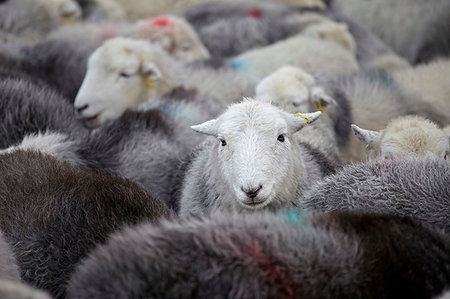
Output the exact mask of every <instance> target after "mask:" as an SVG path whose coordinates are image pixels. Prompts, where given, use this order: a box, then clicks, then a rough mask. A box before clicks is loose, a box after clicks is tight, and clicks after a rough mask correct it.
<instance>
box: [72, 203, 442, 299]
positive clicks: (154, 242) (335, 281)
mask: <svg viewBox="0 0 450 299" xmlns="http://www.w3.org/2000/svg"><path fill="white" fill-rule="evenodd" d="M449 264H450V240H449V236H448V235H446V234H443V233H442V232H439V231H434V230H432V229H430V228H428V227H426V226H424V225H422V224H421V223H419V222H418V221H415V220H414V219H412V218H409V217H399V216H393V215H376V214H365V213H351V212H345V211H340V212H333V213H327V214H322V215H321V214H311V213H305V212H304V211H295V210H291V211H286V212H283V213H279V214H273V213H255V214H252V215H245V216H243V215H228V214H222V213H221V214H217V215H214V216H212V217H211V218H207V219H205V218H201V219H189V221H187V220H181V221H177V222H167V221H165V222H164V223H162V224H161V225H160V226H157V227H155V226H151V225H145V224H143V225H140V226H137V227H134V228H128V229H126V230H124V231H122V232H120V233H117V234H115V235H113V236H112V237H111V238H110V239H109V240H108V242H107V244H106V245H103V246H101V247H99V248H97V249H96V250H95V251H93V252H92V253H91V255H90V256H89V257H88V258H87V259H85V260H84V261H83V262H82V263H80V265H79V266H78V268H77V270H76V272H75V274H74V275H73V276H72V278H71V280H70V282H69V286H68V298H69V299H84V298H117V299H122V298H123V299H125V298H127V299H131V298H311V299H316V298H430V297H431V296H433V295H438V294H440V293H441V292H442V291H443V290H444V289H445V288H446V287H448V285H449V282H450V267H449Z"/></svg>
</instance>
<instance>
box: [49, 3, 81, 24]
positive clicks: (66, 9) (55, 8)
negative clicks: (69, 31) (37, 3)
mask: <svg viewBox="0 0 450 299" xmlns="http://www.w3.org/2000/svg"><path fill="white" fill-rule="evenodd" d="M44 3H45V4H46V5H47V6H48V7H49V9H50V11H51V12H52V13H54V14H55V15H56V16H57V17H58V19H59V22H60V24H62V25H66V24H73V23H75V22H77V21H79V20H80V19H81V7H80V6H79V5H78V3H77V2H76V1H74V0H45V1H44Z"/></svg>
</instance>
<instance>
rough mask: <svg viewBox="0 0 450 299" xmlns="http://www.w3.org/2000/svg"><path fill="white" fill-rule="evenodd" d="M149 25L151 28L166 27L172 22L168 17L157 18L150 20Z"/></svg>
mask: <svg viewBox="0 0 450 299" xmlns="http://www.w3.org/2000/svg"><path fill="white" fill-rule="evenodd" d="M150 24H152V25H153V26H158V27H166V26H168V25H172V21H171V20H170V19H169V18H168V17H159V18H155V19H152V20H151V21H150Z"/></svg>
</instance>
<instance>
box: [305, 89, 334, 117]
mask: <svg viewBox="0 0 450 299" xmlns="http://www.w3.org/2000/svg"><path fill="white" fill-rule="evenodd" d="M311 101H312V104H313V105H314V107H316V108H317V109H319V111H321V112H323V110H324V107H327V106H335V105H337V102H336V100H335V99H333V98H332V97H330V96H329V95H328V94H327V93H326V92H325V90H323V88H322V87H319V86H314V87H313V88H311Z"/></svg>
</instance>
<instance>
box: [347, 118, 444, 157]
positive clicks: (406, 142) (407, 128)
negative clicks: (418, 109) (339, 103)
mask: <svg viewBox="0 0 450 299" xmlns="http://www.w3.org/2000/svg"><path fill="white" fill-rule="evenodd" d="M352 129H353V132H354V133H355V135H356V137H357V138H358V139H359V140H361V141H362V142H364V143H365V144H366V145H367V148H368V149H369V155H368V156H369V158H371V159H373V158H378V157H381V158H383V159H399V158H403V157H407V156H414V157H421V158H424V157H436V158H441V159H447V158H448V157H449V155H450V145H449V143H450V137H449V136H448V135H447V134H446V133H445V132H444V131H443V130H442V129H440V128H439V127H438V126H437V125H436V124H434V123H433V122H431V121H429V120H427V119H425V118H423V117H420V116H405V117H400V118H396V119H394V120H392V121H391V122H390V123H389V124H388V125H387V127H386V128H385V129H384V130H381V131H379V132H378V131H371V130H365V129H362V128H360V127H358V126H356V125H352Z"/></svg>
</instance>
